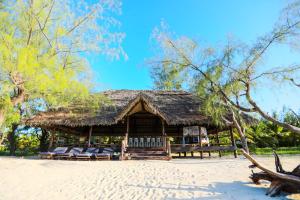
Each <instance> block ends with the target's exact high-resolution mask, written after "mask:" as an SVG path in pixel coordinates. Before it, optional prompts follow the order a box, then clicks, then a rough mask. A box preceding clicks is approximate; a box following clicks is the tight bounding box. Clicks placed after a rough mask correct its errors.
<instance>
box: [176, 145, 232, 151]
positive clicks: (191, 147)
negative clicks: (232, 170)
mask: <svg viewBox="0 0 300 200" xmlns="http://www.w3.org/2000/svg"><path fill="white" fill-rule="evenodd" d="M236 149H237V148H236V146H202V147H201V146H199V145H198V144H185V145H183V144H172V145H171V151H172V152H173V153H181V152H193V151H195V152H197V151H235V150H236Z"/></svg>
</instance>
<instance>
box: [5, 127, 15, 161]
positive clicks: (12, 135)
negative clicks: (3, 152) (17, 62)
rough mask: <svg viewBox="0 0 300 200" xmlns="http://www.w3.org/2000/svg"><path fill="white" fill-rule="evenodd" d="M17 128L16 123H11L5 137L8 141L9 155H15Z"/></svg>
mask: <svg viewBox="0 0 300 200" xmlns="http://www.w3.org/2000/svg"><path fill="white" fill-rule="evenodd" d="M17 128H18V124H13V125H12V128H11V132H10V133H9V134H8V136H7V139H8V142H9V155H11V156H15V155H16V149H17V145H16V130H17Z"/></svg>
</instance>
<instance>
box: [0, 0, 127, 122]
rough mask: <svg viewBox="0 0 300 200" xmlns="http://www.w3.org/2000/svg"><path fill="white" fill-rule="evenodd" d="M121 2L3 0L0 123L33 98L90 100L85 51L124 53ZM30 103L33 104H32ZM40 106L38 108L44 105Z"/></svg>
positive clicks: (56, 102)
mask: <svg viewBox="0 0 300 200" xmlns="http://www.w3.org/2000/svg"><path fill="white" fill-rule="evenodd" d="M120 12H121V2H120V1H118V0H105V1H93V3H91V2H89V3H87V1H84V0H79V1H75V0H68V1H65V0H44V1H39V0H13V1H10V0H9V1H8V0H3V1H2V3H1V9H0V21H1V24H0V126H1V125H2V127H7V126H9V125H11V124H12V123H14V122H18V121H19V120H20V116H21V114H20V109H21V108H23V107H24V106H26V103H29V102H31V101H35V102H36V103H37V102H43V104H44V105H46V106H47V107H55V106H66V105H69V104H70V103H71V102H73V103H74V101H76V102H78V101H81V102H82V103H84V102H88V103H91V101H86V98H88V96H89V92H90V90H91V88H92V81H91V79H92V77H91V73H90V70H89V64H88V61H87V60H86V59H85V58H84V55H85V54H86V53H88V52H96V53H99V54H102V55H105V56H108V57H109V58H112V59H119V58H120V56H124V57H126V54H125V52H124V51H123V49H122V47H121V42H122V40H123V38H124V36H125V35H124V33H122V32H118V27H119V25H120V23H119V22H118V21H117V19H116V18H114V15H118V14H119V13H120ZM31 105H32V104H31ZM41 105H42V104H36V105H35V108H41Z"/></svg>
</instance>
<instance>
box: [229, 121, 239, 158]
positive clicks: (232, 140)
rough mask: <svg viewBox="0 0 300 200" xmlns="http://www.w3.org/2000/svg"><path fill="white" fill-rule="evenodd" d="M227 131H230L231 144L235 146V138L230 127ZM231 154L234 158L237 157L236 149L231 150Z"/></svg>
mask: <svg viewBox="0 0 300 200" xmlns="http://www.w3.org/2000/svg"><path fill="white" fill-rule="evenodd" d="M229 132H230V139H231V145H232V146H234V147H236V144H235V139H234V137H233V131H232V127H230V130H229ZM233 155H234V157H235V158H237V152H236V150H234V151H233Z"/></svg>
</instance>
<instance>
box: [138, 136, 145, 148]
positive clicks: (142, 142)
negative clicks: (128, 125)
mask: <svg viewBox="0 0 300 200" xmlns="http://www.w3.org/2000/svg"><path fill="white" fill-rule="evenodd" d="M139 147H144V138H140V143H139Z"/></svg>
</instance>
